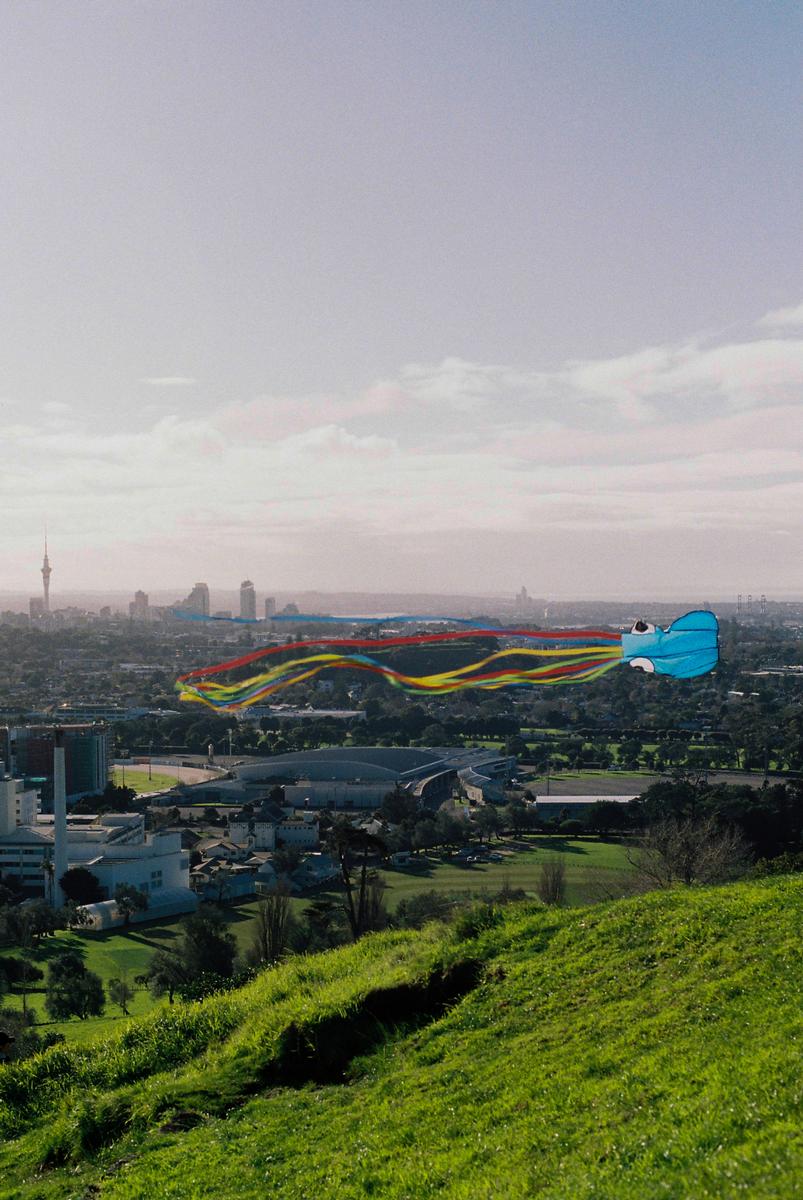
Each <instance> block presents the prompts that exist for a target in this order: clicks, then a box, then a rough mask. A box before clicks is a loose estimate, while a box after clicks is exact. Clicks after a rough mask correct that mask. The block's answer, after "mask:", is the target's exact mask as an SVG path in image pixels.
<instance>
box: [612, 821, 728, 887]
mask: <svg viewBox="0 0 803 1200" xmlns="http://www.w3.org/2000/svg"><path fill="white" fill-rule="evenodd" d="M627 857H628V861H629V862H631V863H632V865H633V866H634V867H635V868H636V870H637V871H638V872H639V874H640V875H641V876H642V878H643V879H645V880H646V881H648V883H649V884H651V886H652V887H659V888H669V887H673V886H674V885H675V884H676V883H682V884H685V885H686V886H687V887H692V886H693V885H695V884H699V885H701V884H711V883H722V882H724V881H726V880H728V879H736V878H738V877H739V876H740V875H743V874H744V873H745V871H746V870H747V868H748V866H749V864H750V852H749V847H748V844H747V842H746V841H745V839H744V837H743V836H742V834H741V833H740V832H739V830H737V829H733V828H730V827H728V826H724V825H722V824H721V823H720V822H719V821H718V820H717V818H716V817H714V816H709V817H705V818H702V819H699V820H693V819H691V818H681V819H677V818H675V817H667V818H664V819H663V820H659V821H656V822H654V823H653V824H651V825H648V826H647V828H646V829H645V830H644V833H643V835H642V836H641V838H639V840H638V842H637V844H636V846H635V848H633V849H629V850H628V851H627Z"/></svg>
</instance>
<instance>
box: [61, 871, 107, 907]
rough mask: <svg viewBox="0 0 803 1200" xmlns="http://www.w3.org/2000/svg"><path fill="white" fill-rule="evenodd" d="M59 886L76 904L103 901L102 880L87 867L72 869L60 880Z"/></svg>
mask: <svg viewBox="0 0 803 1200" xmlns="http://www.w3.org/2000/svg"><path fill="white" fill-rule="evenodd" d="M59 886H60V887H61V890H62V891H63V892H64V895H65V896H66V897H67V899H68V900H72V901H73V902H74V903H75V904H95V903H97V901H98V900H102V899H103V889H102V888H101V886H100V880H99V879H98V877H97V875H94V874H93V873H92V872H91V871H90V870H88V868H87V867H70V869H69V871H65V872H64V874H63V875H62V877H61V879H60V880H59Z"/></svg>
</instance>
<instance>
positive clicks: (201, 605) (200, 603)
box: [173, 583, 209, 617]
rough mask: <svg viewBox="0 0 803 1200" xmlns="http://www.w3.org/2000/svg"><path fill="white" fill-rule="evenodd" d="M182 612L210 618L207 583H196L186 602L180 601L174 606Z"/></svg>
mask: <svg viewBox="0 0 803 1200" xmlns="http://www.w3.org/2000/svg"><path fill="white" fill-rule="evenodd" d="M173 607H174V608H177V609H180V610H181V612H188V613H196V614H197V615H198V616H200V617H208V616H209V587H208V586H207V584H205V583H196V584H195V586H194V587H193V589H192V591H191V592H190V594H189V596H187V598H186V600H179V601H178V602H177V603H176V604H174V605H173Z"/></svg>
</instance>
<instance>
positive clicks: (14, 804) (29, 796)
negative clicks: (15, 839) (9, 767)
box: [0, 763, 39, 837]
mask: <svg viewBox="0 0 803 1200" xmlns="http://www.w3.org/2000/svg"><path fill="white" fill-rule="evenodd" d="M38 815H39V793H38V791H37V790H36V788H33V787H30V786H27V785H26V783H25V780H24V779H14V778H13V776H11V775H7V774H6V773H5V765H4V764H3V763H0V837H3V836H5V834H7V833H11V832H12V831H13V830H14V829H16V828H17V826H19V825H33V824H35V822H36V818H37V817H38Z"/></svg>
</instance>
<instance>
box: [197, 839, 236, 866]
mask: <svg viewBox="0 0 803 1200" xmlns="http://www.w3.org/2000/svg"><path fill="white" fill-rule="evenodd" d="M196 849H198V850H199V851H200V852H201V854H202V856H203V857H204V858H207V859H209V858H214V859H225V860H226V862H238V861H239V860H240V859H242V858H243V847H242V846H238V845H236V844H235V843H234V842H232V841H229V840H227V839H226V838H217V839H215V840H213V841H209V842H200V843H199V844H198V846H197V847H196Z"/></svg>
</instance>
